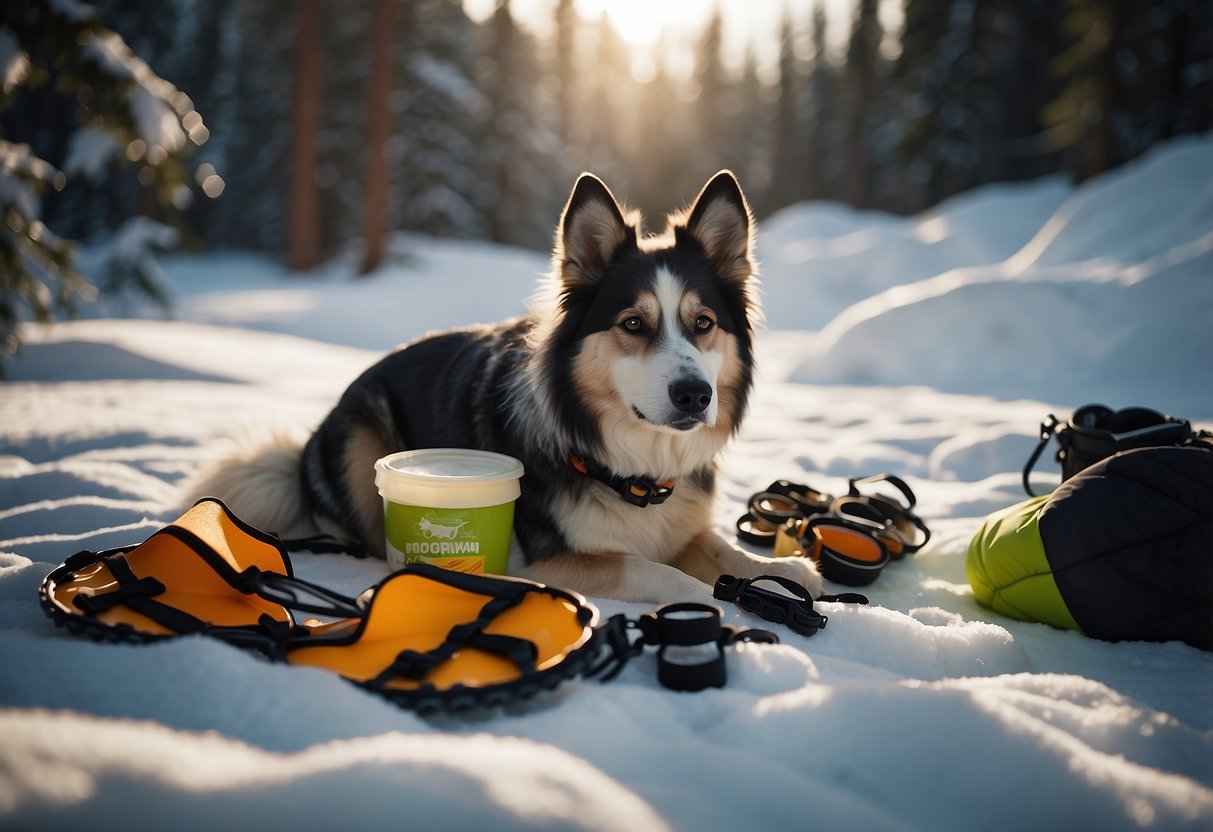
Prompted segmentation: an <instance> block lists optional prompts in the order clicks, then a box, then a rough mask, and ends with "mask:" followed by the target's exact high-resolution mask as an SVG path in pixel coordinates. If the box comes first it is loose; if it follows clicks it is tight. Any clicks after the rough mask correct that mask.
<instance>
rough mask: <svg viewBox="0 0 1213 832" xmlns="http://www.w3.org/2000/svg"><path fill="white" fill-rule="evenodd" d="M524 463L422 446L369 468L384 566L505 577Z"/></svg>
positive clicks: (502, 457)
mask: <svg viewBox="0 0 1213 832" xmlns="http://www.w3.org/2000/svg"><path fill="white" fill-rule="evenodd" d="M522 474H523V468H522V463H521V462H519V461H518V460H516V459H514V458H513V457H510V456H505V455H504V454H496V453H491V452H489V451H476V450H471V449H466V448H423V449H419V450H412V451H401V452H399V453H395V454H389V455H388V456H385V457H383V458H381V459H379V460H378V461H376V462H375V486H376V487H377V488H378V489H379V495H380V496H381V497H382V498H383V530H384V539H385V542H386V544H387V546H386V549H387V561H388V565H389V566H391V567H392V568H393V569H400V568H401V567H403V566H404V565H405V564H407V563H416V562H419V561H420V562H422V563H431V564H434V565H435V566H441V567H444V568H447V569H454V570H456V571H458V572H475V573H479V572H489V573H492V574H495V575H504V574H505V571H506V566H507V565H508V563H509V557H510V535H511V533H512V531H513V528H514V501H515V500H517V499H518V495H519V494H520V493H521V488H520V486H519V483H518V481H519V479H520V478H521V477H522Z"/></svg>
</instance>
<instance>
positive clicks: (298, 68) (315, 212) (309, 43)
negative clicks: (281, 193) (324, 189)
mask: <svg viewBox="0 0 1213 832" xmlns="http://www.w3.org/2000/svg"><path fill="white" fill-rule="evenodd" d="M318 2H319V0H297V2H296V4H295V5H296V9H297V10H298V15H299V34H298V36H297V42H296V44H295V88H294V94H293V97H292V106H291V113H292V119H291V168H290V177H291V178H290V195H289V198H288V199H287V205H286V210H287V227H286V265H287V268H289V269H291V270H292V271H303V270H306V269H310V268H313V267H314V266H316V265H318V264H319V263H320V191H319V188H318V187H317V186H316V132H317V129H318V125H319V122H320V25H319V20H318V10H317V5H318Z"/></svg>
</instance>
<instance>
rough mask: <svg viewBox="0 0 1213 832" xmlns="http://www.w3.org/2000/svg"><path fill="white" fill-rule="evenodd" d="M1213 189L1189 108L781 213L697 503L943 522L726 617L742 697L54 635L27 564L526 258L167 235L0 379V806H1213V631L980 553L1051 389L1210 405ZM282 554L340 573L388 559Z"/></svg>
mask: <svg viewBox="0 0 1213 832" xmlns="http://www.w3.org/2000/svg"><path fill="white" fill-rule="evenodd" d="M1211 219H1213V141H1211V140H1210V139H1209V138H1197V139H1189V140H1185V141H1178V142H1174V143H1172V144H1170V145H1169V146H1167V147H1165V148H1162V149H1157V150H1156V151H1154V152H1153V153H1151V154H1149V155H1148V156H1146V157H1145V158H1143V159H1142V160H1139V161H1138V162H1136V163H1134V164H1131V165H1129V166H1126V167H1125V168H1123V169H1122V170H1119V171H1117V172H1114V173H1112V174H1110V175H1107V176H1105V177H1103V178H1101V179H1098V180H1095V181H1092V182H1089V183H1086V184H1085V185H1083V186H1082V187H1080V188H1077V189H1074V188H1071V187H1070V186H1069V185H1067V184H1066V183H1064V182H1062V181H1060V180H1056V179H1049V180H1043V181H1040V182H1036V183H1030V184H1021V185H1014V186H1011V185H1000V186H994V187H988V188H984V189H981V190H978V191H976V192H973V193H970V194H967V195H964V196H962V197H959V198H957V199H954V200H951V201H949V202H947V203H945V204H943V205H941V206H939V207H938V208H936V209H934V210H933V211H930V212H928V213H925V214H923V215H919V216H916V217H912V218H909V219H903V218H897V217H891V216H887V215H879V214H864V213H858V212H854V211H852V210H850V209H845V208H842V207H840V206H837V205H828V204H812V205H801V206H795V207H793V208H790V209H788V210H786V211H784V212H782V213H780V214H779V215H777V216H775V217H772V218H771V219H770V220H769V221H768V222H767V223H766V224H765V226H764V228H763V229H762V231H761V234H760V237H759V255H760V258H761V260H762V264H763V273H764V297H765V305H766V309H767V329H766V331H763V332H760V333H759V335H758V344H759V347H758V358H759V361H760V375H759V379H758V383H757V387H756V390H755V394H754V399H753V402H752V406H751V409H750V415H749V417H748V421H747V422H746V424H745V427H744V429H743V430H742V432H741V434H740V436H739V437H738V439H737V440H736V441H735V442H734V443H733V444H732V445H731V446H730V448H729V449H728V451H727V452H726V454H725V456H724V458H723V459H722V476H721V477H720V484H721V487H720V490H719V491H720V493H719V495H718V502H717V504H716V508H715V523H716V526H717V527H718V529H719V531H720V532H721V533H723V534H725V535H728V536H731V534H732V526H733V521H734V520H735V519H736V517H737V515H738V514H739V513H740V512H741V511H742V510H743V508H744V504H745V501H746V499H747V497H748V496H749V494H750V493H751V492H754V491H757V490H760V489H762V488H763V487H764V486H766V485H767V484H768V483H769V482H771V480H773V479H777V478H784V479H790V480H795V481H800V482H805V483H808V484H811V485H812V486H814V487H816V488H818V489H820V490H823V491H827V492H831V493H837V492H839V491H841V490H845V488H846V486H847V479H848V477H853V476H861V475H865V474H872V473H876V472H881V471H888V472H892V473H895V474H898V475H899V476H901V477H903V478H904V479H906V480H907V481H908V482H909V484H910V485H911V486H912V487H913V489H914V490H915V491H916V492H917V495H918V499H919V507H920V511H921V513H922V515H923V516H924V518H925V519H926V520H927V522H928V523H929V524H930V526H931V528H932V531H933V537H932V539H931V542H930V544H929V545H928V547H927V548H926V549H924V550H923V551H922V552H920V553H919V554H917V555H916V556H914V557H912V558H907V559H906V560H903V561H900V562H896V563H894V564H892V565H890V566H889V567H888V568H887V569H886V570H885V571H884V573H883V574H882V575H881V576H880V578H879V579H878V580H877V581H876V582H875V583H874V584H872V585H871V586H870V587H868V588H867V589H866V590H865V591H866V594H867V595H868V596H869V598H870V599H871V601H872V604H871V606H868V607H860V606H853V605H844V604H821V605H819V606H820V608H821V610H822V611H824V612H826V613H827V614H828V615H829V617H830V620H829V625H828V627H827V628H826V629H824V630H822V631H821V632H820V633H818V634H817V635H815V636H813V637H812V638H805V637H802V636H798V635H796V634H794V633H792V632H790V631H788V630H786V629H783V628H779V627H774V629H776V630H777V631H778V634H779V636H780V639H781V644H779V645H777V646H772V645H759V644H751V645H742V646H738V647H730V648H729V649H728V651H727V662H728V671H729V681H728V684H727V686H726V687H724V688H723V689H718V690H708V691H705V692H701V693H696V694H680V693H673V692H670V691H667V690H665V689H664V688H662V687H661V686H660V685H659V684H658V683H657V680H656V676H655V659H654V656H653V655H652V654H651V653H649V654H647V655H645V656H642V657H640V658H638V659H636V660H634V661H632V662H631V663H630V664H629V665H628V666H627V668H626V669H625V670H624V672H623V673H622V675H621V676H620V677H618V678H617V679H615V680H614V681H613V682H610V683H608V684H599V683H598V682H596V681H585V680H576V681H571V682H567V683H565V684H563V685H562V686H561V687H560V688H559V689H557V690H556V691H555V692H553V693H551V694H548V695H543V696H540V697H538V698H535V699H532V700H530V701H527V702H524V703H519V704H516V705H512V706H509V707H506V708H501V709H495V710H490V711H481V712H476V713H473V714H470V715H463V716H443V717H437V718H428V719H422V718H419V717H418V716H416V715H414V714H412V713H410V712H407V711H403V710H400V709H399V708H397V707H395V706H393V705H391V704H390V703H388V702H386V701H384V700H382V699H380V698H377V697H376V696H374V695H372V694H369V693H366V692H364V691H362V690H360V689H358V688H355V687H353V686H352V685H349V684H347V683H345V682H343V681H342V680H341V679H340V678H338V677H336V676H335V675H332V674H330V673H327V672H325V671H322V670H317V669H304V668H299V667H290V666H286V665H281V664H272V663H269V662H267V661H265V660H263V659H260V658H258V657H256V656H254V655H252V654H250V653H248V652H243V651H241V650H238V649H236V648H233V647H230V646H227V645H225V644H221V643H218V642H216V641H213V640H208V639H206V638H203V637H187V638H181V639H179V640H174V641H170V642H162V643H158V644H155V645H152V646H116V645H98V644H94V643H92V642H91V641H88V640H85V639H81V638H78V637H74V636H71V635H69V634H68V633H66V632H63V631H60V630H58V629H56V628H55V627H54V626H52V624H51V622H50V621H49V619H47V618H46V617H45V616H44V615H43V613H42V611H41V610H40V609H39V606H38V603H37V598H36V594H37V587H38V584H39V582H40V581H41V580H42V578H43V576H44V575H45V574H46V573H47V572H48V571H49V570H50V569H51V568H52V566H54V565H55V564H57V563H59V562H60V561H62V560H63V559H64V558H66V557H67V556H69V555H71V554H72V553H74V552H76V551H78V550H80V549H85V548H87V549H93V550H98V549H102V548H105V547H108V546H114V545H120V544H127V543H133V542H137V541H139V540H142V539H143V538H145V537H146V536H147V535H148V534H150V533H151V532H152V531H154V530H155V529H157V528H159V527H160V526H162V525H163V524H164V523H166V522H168V521H170V520H172V519H173V518H174V517H175V516H176V512H175V509H174V503H175V500H176V499H177V497H178V494H177V485H178V483H179V482H180V480H181V479H182V477H184V476H186V475H188V474H190V473H191V472H193V471H195V470H197V468H198V467H199V466H200V465H201V464H202V463H203V462H204V461H206V460H208V459H211V458H213V457H215V456H216V455H218V454H221V453H223V452H224V450H225V448H226V447H227V443H228V441H229V438H230V437H231V436H233V435H234V434H239V433H241V432H245V433H249V432H251V433H254V434H256V433H258V432H263V431H266V430H270V429H276V430H286V431H295V432H303V433H306V431H307V430H309V429H310V428H312V427H313V426H314V425H315V424H316V423H317V422H318V420H319V419H320V418H322V417H323V415H324V414H325V413H326V412H327V411H328V409H329V408H330V407H331V406H332V405H333V403H334V402H335V401H336V399H337V397H338V396H339V395H340V393H341V391H342V390H343V389H344V388H345V387H346V385H347V384H348V383H349V382H350V381H351V380H353V378H354V377H356V376H357V375H358V374H359V373H360V372H361V371H362V370H363V369H364V368H365V367H366V366H368V365H369V364H371V363H372V362H374V361H375V360H376V359H377V358H378V357H379V355H381V354H382V352H383V351H385V350H386V349H388V348H390V347H391V346H393V345H394V344H396V343H399V342H403V341H406V340H408V339H411V338H414V337H417V336H419V335H421V334H423V333H425V332H427V331H430V330H432V329H438V328H442V327H447V326H452V325H459V324H465V323H472V322H481V321H483V322H488V321H494V320H498V319H501V318H504V317H508V316H511V315H514V314H518V313H521V312H523V311H524V310H525V309H526V305H527V299H528V297H529V296H530V295H531V294H532V291H533V288H534V285H535V282H536V278H537V276H538V275H539V273H541V272H543V271H544V270H545V269H546V265H547V264H546V258H545V257H544V256H543V255H542V254H539V253H533V252H525V251H520V250H514V249H505V248H500V247H495V246H490V245H487V244H471V243H452V242H442V241H434V240H429V239H424V238H418V237H409V236H400V237H398V238H396V239H395V241H394V252H395V254H394V257H393V259H392V260H391V262H390V264H389V265H388V266H385V267H384V268H383V269H382V270H381V272H380V273H379V274H377V275H375V276H374V278H373V279H367V280H361V279H358V278H355V277H353V276H352V272H353V269H352V266H353V264H354V263H356V261H357V257H356V252H352V253H351V254H350V256H349V257H348V258H338V259H336V260H334V261H333V262H332V263H330V264H329V265H327V266H326V267H324V268H322V269H319V270H317V271H316V273H315V274H312V275H310V276H307V277H304V278H291V277H287V276H286V275H284V274H283V272H282V271H281V270H280V269H279V267H277V266H276V265H274V264H273V263H272V262H270V261H267V260H265V259H263V258H260V257H256V256H252V255H247V254H241V253H227V254H210V255H206V256H196V257H183V258H176V259H169V260H167V261H165V273H166V279H167V280H168V282H169V284H170V285H171V286H172V287H173V290H174V292H175V294H176V296H177V301H178V307H177V308H178V315H179V320H177V321H173V322H164V321H157V320H150V319H147V318H146V317H143V318H139V319H134V318H128V319H121V318H115V317H107V318H99V319H93V320H85V321H77V322H72V323H65V324H60V325H56V326H54V327H52V328H47V329H43V328H37V327H26V328H25V330H24V336H25V339H26V347H25V350H24V352H23V354H22V356H21V357H20V359H19V360H17V361H15V362H13V363H12V364H11V365H10V367H9V370H10V376H11V378H12V380H11V381H10V382H8V383H6V384H5V385H3V386H2V387H0V416H2V418H0V667H2V668H3V672H0V737H2V738H3V740H2V741H0V827H3V828H5V829H50V828H72V827H79V828H89V829H101V828H122V829H156V830H160V829H178V830H189V829H200V830H201V829H207V830H210V829H224V828H229V829H245V828H253V827H262V826H266V825H272V826H274V827H281V828H298V829H321V828H326V829H329V828H345V829H357V828H401V829H404V828H410V829H411V828H435V829H479V830H485V829H494V830H495V829H533V828H560V829H564V828H585V829H620V830H628V831H629V832H632V831H633V830H659V829H686V830H690V829H751V828H758V827H763V828H775V829H781V828H786V829H821V830H829V829H847V830H857V829H923V830H935V829H972V828H982V829H989V830H997V829H1006V830H1016V832H1018V830H1024V829H1100V830H1112V829H1138V828H1150V829H1202V830H1207V829H1209V828H1211V827H1213V656H1211V655H1210V654H1208V653H1203V652H1201V651H1199V650H1196V649H1195V648H1192V647H1188V646H1186V645H1183V644H1179V643H1170V644H1148V643H1120V644H1111V643H1105V642H1100V641H1095V640H1092V639H1088V638H1085V637H1083V636H1082V635H1079V634H1077V633H1074V632H1069V631H1059V630H1054V629H1051V628H1049V627H1047V626H1044V625H1040V624H1026V623H1021V622H1017V621H1013V620H1009V619H1006V618H1002V617H1000V616H999V615H997V614H994V613H992V612H990V611H988V610H985V609H982V608H981V607H979V606H978V605H977V604H976V603H975V602H974V600H973V597H972V593H971V591H970V589H969V586H968V584H967V583H966V581H965V576H964V556H965V549H966V546H967V544H968V541H969V539H970V537H971V536H972V534H973V533H974V531H975V530H976V528H977V526H978V524H979V523H980V522H981V519H982V518H983V517H984V516H985V515H986V514H987V513H989V512H991V511H994V510H996V509H999V508H1002V507H1005V506H1007V505H1010V504H1012V503H1015V502H1018V501H1019V500H1021V499H1023V493H1022V490H1021V488H1020V485H1019V470H1020V468H1021V467H1022V464H1023V461H1024V459H1025V458H1026V457H1027V455H1028V453H1029V452H1030V451H1031V449H1032V447H1033V445H1034V442H1035V436H1034V435H1035V433H1036V429H1037V425H1038V424H1039V422H1040V421H1041V420H1042V419H1043V418H1044V417H1045V416H1046V414H1048V413H1050V412H1053V413H1056V414H1057V415H1059V416H1065V415H1068V414H1069V413H1070V412H1071V411H1072V410H1074V409H1075V408H1076V407H1078V406H1080V405H1083V404H1086V403H1088V402H1091V401H1102V402H1103V403H1105V404H1108V405H1110V406H1113V407H1126V406H1131V405H1144V406H1150V407H1154V408H1156V409H1159V410H1163V411H1166V412H1169V413H1171V414H1173V415H1177V416H1184V417H1188V418H1190V419H1193V420H1194V421H1196V422H1198V423H1199V424H1200V425H1202V426H1205V427H1208V426H1210V423H1211V421H1213V361H1211V360H1210V359H1211V358H1213V340H1211V339H1213V335H1211V334H1210V333H1211V329H1213V328H1211V327H1210V325H1209V323H1210V321H1211V320H1213V222H1210V220H1211ZM104 256H105V253H104V252H101V251H98V252H92V253H91V254H90V257H91V258H95V259H96V260H97V261H98V262H100V260H101V259H102V258H104ZM87 262H89V258H86V263H87ZM113 312H114V309H113V308H111V309H110V313H111V314H113ZM1039 469H1040V474H1039V476H1038V479H1039V481H1040V484H1041V486H1042V487H1045V486H1047V484H1048V481H1049V479H1050V477H1052V478H1053V479H1054V480H1056V476H1057V470H1056V465H1055V464H1054V463H1052V462H1051V461H1050V460H1049V457H1048V456H1046V457H1045V459H1044V461H1042V463H1041V464H1040V466H1039ZM292 560H293V563H294V565H295V568H296V571H297V573H298V574H300V575H302V576H303V577H305V578H309V579H312V580H315V581H320V582H322V583H325V584H327V585H330V586H332V587H333V588H334V589H337V590H340V591H343V592H347V593H351V594H352V593H356V592H358V591H360V590H361V589H363V588H364V587H367V586H370V585H371V584H374V583H376V582H377V581H379V580H380V579H382V577H383V576H384V574H385V571H386V569H385V567H384V565H383V564H381V563H376V562H366V561H359V560H354V559H352V558H346V557H342V556H334V555H315V554H310V553H296V554H294V555H293V556H292ZM829 588H830V589H832V590H833V591H842V590H845V589H846V588H845V587H839V586H832V587H829ZM591 600H592V601H593V602H594V603H595V605H596V606H597V607H598V608H599V610H600V612H601V613H602V614H603V615H604V616H606V615H611V614H614V613H616V612H626V613H628V614H630V615H636V614H639V613H641V612H643V611H645V610H647V609H649V607H647V606H645V605H637V604H621V603H618V602H613V601H609V600H606V599H601V598H595V599H591ZM686 600H688V601H704V602H707V601H710V594H709V590H708V588H707V587H705V588H704V591H703V593H702V595H701V596H700V597H697V598H687V599H686ZM1116 602H1117V603H1123V604H1132V603H1133V599H1132V598H1131V597H1130V598H1123V599H1117V601H1116ZM725 615H726V618H727V620H728V621H729V622H730V623H732V624H736V625H745V626H763V624H762V622H761V621H759V620H758V619H756V618H754V617H752V616H750V615H748V614H746V613H742V612H740V611H739V610H738V609H737V608H735V607H732V608H730V609H727V610H726V611H725ZM768 626H769V625H768Z"/></svg>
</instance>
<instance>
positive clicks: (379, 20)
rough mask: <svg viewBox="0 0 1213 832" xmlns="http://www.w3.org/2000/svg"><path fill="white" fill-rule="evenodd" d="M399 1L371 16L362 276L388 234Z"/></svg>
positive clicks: (380, 2) (381, 3) (379, 3)
mask: <svg viewBox="0 0 1213 832" xmlns="http://www.w3.org/2000/svg"><path fill="white" fill-rule="evenodd" d="M395 25H396V0H375V10H374V13H373V14H372V16H371V78H370V83H369V84H368V86H367V94H366V105H367V121H366V155H367V167H366V188H365V194H366V202H365V203H364V205H363V212H362V247H363V255H362V270H361V273H362V274H367V273H369V272H373V271H374V270H375V269H376V268H378V267H379V263H380V262H381V261H382V260H383V241H384V236H385V235H386V233H387V197H388V164H387V142H388V138H389V137H390V135H391V131H392V115H391V112H389V108H388V97H389V96H390V95H391V92H392V55H391V52H392V34H393V32H394V30H395Z"/></svg>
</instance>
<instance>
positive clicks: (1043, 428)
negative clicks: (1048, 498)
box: [1023, 413, 1061, 497]
mask: <svg viewBox="0 0 1213 832" xmlns="http://www.w3.org/2000/svg"><path fill="white" fill-rule="evenodd" d="M1060 424H1061V421H1060V420H1059V419H1058V418H1057V417H1056V416H1054V415H1053V414H1052V413H1050V414H1049V415H1048V417H1047V418H1046V419H1045V421H1043V422H1041V423H1040V443H1039V444H1037V446H1036V450H1034V451H1032V455H1031V456H1030V457H1028V461H1027V462H1026V463H1025V464H1024V466H1023V490H1024V491H1026V492H1027V493H1028V496H1029V497H1037V496H1039V495H1038V494H1037V493H1036V492H1035V491H1033V490H1032V485H1031V483H1030V482H1028V477H1029V475H1030V474H1031V473H1032V469H1033V468H1034V467H1036V461H1037V460H1038V459H1040V455H1041V454H1042V453H1044V449H1045V446H1046V445H1048V444H1049V440H1050V439H1052V438H1053V434H1055V433H1056V432H1057V427H1058V425H1060Z"/></svg>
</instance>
